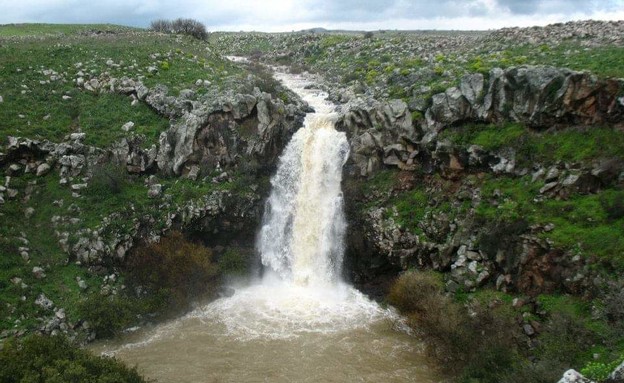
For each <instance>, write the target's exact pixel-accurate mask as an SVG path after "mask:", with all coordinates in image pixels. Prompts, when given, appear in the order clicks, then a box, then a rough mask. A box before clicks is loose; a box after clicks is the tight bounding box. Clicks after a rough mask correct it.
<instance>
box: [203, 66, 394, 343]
mask: <svg viewBox="0 0 624 383" xmlns="http://www.w3.org/2000/svg"><path fill="white" fill-rule="evenodd" d="M276 77H277V78H278V79H279V80H280V81H281V82H282V83H283V84H284V85H286V86H287V87H289V88H290V89H292V90H293V91H295V92H296V93H297V94H299V95H300V96H301V97H302V98H303V99H304V100H305V101H307V102H308V103H309V104H310V106H312V107H313V108H314V110H315V112H314V113H308V114H307V115H306V118H305V120H304V126H303V127H302V128H301V129H299V130H298V131H297V132H296V133H295V134H294V135H293V137H292V139H291V141H290V142H289V143H288V145H287V146H286V148H285V149H284V152H283V153H282V155H281V157H280V160H279V164H278V169H277V173H276V174H275V175H274V176H273V178H272V179H271V186H272V190H271V194H270V196H269V199H268V200H267V203H266V207H265V214H264V218H263V223H262V227H261V229H260V232H259V235H258V240H257V248H258V251H259V253H260V256H261V259H262V263H263V265H264V266H265V273H264V277H263V279H262V281H260V282H259V283H257V284H255V285H252V286H249V287H246V288H242V289H238V290H237V291H236V294H235V295H234V296H232V297H230V298H227V299H222V300H219V301H217V302H214V303H213V304H211V305H208V306H207V307H205V308H204V309H202V310H201V312H197V315H202V316H205V315H208V316H211V315H215V316H218V317H219V319H220V321H222V322H223V323H225V325H226V326H227V327H228V329H229V331H230V333H231V334H232V335H235V336H237V337H238V338H256V337H268V338H289V337H293V336H298V335H300V334H302V333H328V332H330V333H331V332H337V331H343V330H347V329H354V328H361V327H366V326H368V325H369V324H371V323H372V322H375V321H378V320H380V319H382V318H388V317H391V316H392V315H393V314H392V313H391V312H390V311H389V310H385V309H382V308H380V307H379V306H378V305H377V304H376V303H374V302H372V301H370V300H369V299H367V298H366V297H365V296H364V295H362V294H361V293H360V292H358V291H357V290H355V289H354V288H352V287H351V286H349V285H347V284H345V283H343V282H342V281H341V278H340V274H341V267H342V258H343V254H344V235H345V230H346V222H345V218H344V214H343V197H342V191H341V181H342V167H343V165H344V164H345V162H346V160H347V157H348V156H349V143H348V141H347V138H346V135H345V133H344V132H338V131H336V129H335V128H334V123H335V121H336V119H337V118H338V114H337V113H335V112H334V106H333V105H332V104H330V103H329V102H327V101H325V98H326V97H327V94H326V93H324V92H321V91H319V90H318V89H310V87H309V85H310V82H309V80H307V79H305V78H303V77H301V76H293V75H290V74H285V73H280V72H278V73H277V74H276Z"/></svg>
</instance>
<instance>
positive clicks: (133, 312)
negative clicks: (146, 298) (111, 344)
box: [77, 293, 140, 338]
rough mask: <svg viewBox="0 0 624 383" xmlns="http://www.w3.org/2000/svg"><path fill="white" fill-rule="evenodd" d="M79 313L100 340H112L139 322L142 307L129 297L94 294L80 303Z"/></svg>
mask: <svg viewBox="0 0 624 383" xmlns="http://www.w3.org/2000/svg"><path fill="white" fill-rule="evenodd" d="M77 311H78V315H79V316H80V318H81V319H83V320H86V321H87V322H88V323H89V327H90V328H91V329H93V330H94V331H95V334H96V336H97V337H98V338H110V337H112V336H114V335H116V334H118V333H119V332H120V331H121V330H123V329H125V328H127V327H129V326H131V325H132V324H134V323H135V322H136V321H137V314H138V313H139V311H140V307H139V305H138V303H137V302H135V299H132V298H129V297H125V296H118V295H112V296H108V297H105V296H102V295H101V294H99V293H93V294H91V295H89V296H87V297H86V298H85V299H83V300H82V301H80V302H79V303H78V310H77Z"/></svg>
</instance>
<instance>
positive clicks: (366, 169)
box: [336, 99, 418, 176]
mask: <svg viewBox="0 0 624 383" xmlns="http://www.w3.org/2000/svg"><path fill="white" fill-rule="evenodd" d="M341 108H342V113H343V115H342V117H341V118H340V120H338V121H337V123H336V127H337V129H338V130H343V131H345V132H346V133H347V137H348V139H349V143H350V145H351V155H350V156H349V162H348V165H347V168H348V172H349V173H350V174H352V175H359V176H367V175H371V174H373V173H375V172H376V171H377V170H379V169H380V168H381V167H382V166H383V165H384V164H385V165H393V166H398V167H400V168H402V169H408V168H409V167H410V165H412V163H413V157H410V154H412V153H413V152H414V145H415V143H416V141H417V140H418V135H417V134H416V131H415V129H414V127H413V125H412V116H411V114H410V111H409V109H408V108H407V104H405V102H403V101H401V100H392V101H388V102H379V101H376V100H373V99H354V100H352V101H350V102H349V103H347V104H345V105H342V106H341Z"/></svg>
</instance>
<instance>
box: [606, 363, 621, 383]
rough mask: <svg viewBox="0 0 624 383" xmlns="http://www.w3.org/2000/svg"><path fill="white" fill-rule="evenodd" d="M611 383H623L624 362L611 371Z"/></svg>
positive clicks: (609, 380)
mask: <svg viewBox="0 0 624 383" xmlns="http://www.w3.org/2000/svg"><path fill="white" fill-rule="evenodd" d="M608 382H609V383H623V382H624V362H622V363H620V365H619V366H617V367H616V368H615V370H613V372H611V374H610V375H609V379H608Z"/></svg>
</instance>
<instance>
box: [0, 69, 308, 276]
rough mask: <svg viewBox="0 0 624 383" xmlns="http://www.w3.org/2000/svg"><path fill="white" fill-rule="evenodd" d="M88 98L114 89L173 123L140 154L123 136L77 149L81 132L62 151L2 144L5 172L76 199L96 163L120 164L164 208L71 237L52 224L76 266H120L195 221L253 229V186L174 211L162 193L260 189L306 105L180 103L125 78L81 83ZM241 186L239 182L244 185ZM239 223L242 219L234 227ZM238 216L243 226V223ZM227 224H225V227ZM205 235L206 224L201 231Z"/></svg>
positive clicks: (250, 100) (253, 99) (246, 97)
mask: <svg viewBox="0 0 624 383" xmlns="http://www.w3.org/2000/svg"><path fill="white" fill-rule="evenodd" d="M84 87H85V89H86V90H89V91H97V92H103V91H114V92H120V93H123V94H127V95H130V96H132V97H136V99H138V100H144V101H145V102H146V103H148V104H149V105H150V106H151V107H152V108H154V109H155V110H157V111H158V113H161V114H164V115H167V116H169V117H171V118H173V120H172V121H173V122H172V124H171V127H170V128H169V129H168V130H167V131H166V132H163V133H162V134H161V136H160V139H159V144H158V145H152V146H151V147H148V148H145V147H144V145H143V141H144V139H143V137H141V136H138V135H129V136H128V137H127V138H124V139H122V140H120V141H118V142H116V143H115V144H114V145H112V147H110V148H97V147H92V146H87V145H84V144H83V143H82V142H83V140H84V138H85V134H83V133H75V134H71V135H69V136H67V137H66V140H65V141H63V142H61V143H53V142H50V141H47V140H31V139H28V138H19V137H9V142H8V145H7V146H6V147H5V148H4V151H3V152H2V153H1V154H0V163H1V164H2V165H5V166H7V167H8V168H9V169H13V171H12V174H13V175H14V176H19V175H21V174H29V173H30V174H34V175H36V176H38V177H44V176H46V175H47V174H49V173H54V174H56V173H57V172H58V174H59V177H60V184H61V185H66V187H68V188H70V189H71V190H72V192H73V196H74V198H81V194H82V190H83V189H84V190H86V189H87V188H88V187H89V185H90V184H91V178H92V177H93V174H94V172H97V171H98V168H99V167H101V166H102V165H103V164H119V165H121V166H123V167H124V168H125V169H126V170H127V171H128V173H130V174H136V175H138V176H147V175H150V174H151V177H150V178H149V179H147V178H146V179H145V188H146V189H145V195H146V196H147V197H149V198H150V199H152V201H161V206H160V209H162V211H164V212H167V214H166V217H165V218H164V220H162V222H159V221H161V219H160V218H152V219H147V220H146V219H143V218H142V217H140V216H132V214H130V216H128V215H127V214H125V213H122V214H121V216H120V214H119V213H118V212H114V213H112V215H110V216H106V217H100V219H101V224H100V225H98V227H96V228H94V229H88V228H82V229H79V230H78V231H72V230H68V229H69V228H70V227H71V224H72V222H73V220H74V218H72V217H71V216H70V215H71V214H70V215H68V216H64V215H59V216H56V218H55V219H54V225H55V227H56V234H57V239H58V241H59V244H60V246H61V247H62V248H63V249H64V250H65V251H66V252H67V253H68V254H69V256H70V259H76V260H78V261H80V262H81V263H83V264H87V265H98V264H103V263H108V262H109V261H111V260H112V261H119V260H123V259H124V257H125V255H126V253H127V251H128V250H129V249H130V248H132V246H133V245H134V244H135V243H136V242H137V241H138V240H139V239H140V238H153V237H157V236H158V235H159V234H160V233H161V232H164V231H166V230H168V229H170V228H172V227H178V228H185V227H188V226H189V225H192V224H197V225H198V226H197V227H196V228H195V229H196V230H200V228H201V227H202V225H201V224H200V222H201V221H204V222H207V221H211V220H212V221H214V222H213V224H214V226H215V227H214V228H213V227H212V226H211V225H208V226H211V227H210V228H207V230H209V231H211V232H212V231H214V230H218V228H220V229H221V230H224V231H227V230H231V231H245V230H247V231H251V232H253V230H255V227H256V223H257V222H258V220H259V218H260V215H261V210H262V209H261V200H262V195H261V194H259V193H264V192H265V191H263V190H259V189H258V186H255V187H254V188H253V190H252V189H244V190H242V191H241V190H239V191H233V190H230V188H229V187H225V188H223V189H222V190H215V191H213V192H210V193H208V194H206V195H204V196H202V197H201V198H198V199H192V200H188V201H183V202H182V203H181V204H174V203H172V201H171V198H172V195H170V194H168V193H166V192H165V193H163V192H162V189H163V183H164V181H165V180H166V179H167V178H168V177H185V178H190V179H193V180H198V179H199V180H201V179H203V180H204V181H203V182H204V183H208V184H211V183H212V184H215V185H218V184H220V183H228V182H230V183H231V182H234V181H237V180H238V178H239V177H242V176H244V175H246V176H247V177H250V176H253V177H254V179H253V180H251V179H249V178H248V179H247V181H246V182H250V185H247V186H253V185H252V184H253V183H254V182H258V181H257V179H256V178H255V177H256V176H258V177H262V176H267V175H268V174H269V173H270V171H271V169H272V168H273V166H274V164H275V161H276V160H277V157H278V155H279V154H280V152H281V150H282V148H283V147H284V146H285V145H286V143H287V142H288V140H289V139H290V136H291V135H292V133H293V132H294V131H295V130H296V128H298V127H299V126H300V125H301V123H302V118H303V115H304V113H303V111H302V110H301V106H302V105H303V104H300V103H299V104H298V105H294V104H289V105H284V103H283V102H282V101H281V100H276V99H273V98H272V97H271V96H270V95H269V94H266V93H262V92H260V91H259V90H257V89H256V91H255V93H254V94H236V95H232V96H222V97H220V98H218V99H216V100H215V99H202V100H200V101H197V100H192V99H190V98H189V97H192V95H191V94H189V93H188V92H181V95H180V96H179V97H172V96H168V95H167V91H166V89H165V88H163V87H157V88H156V89H151V90H150V89H147V88H146V87H145V86H144V85H143V84H142V83H140V82H135V81H133V80H130V79H122V80H116V79H109V80H108V81H98V82H93V84H92V82H89V83H85V85H84ZM244 182H245V181H244ZM6 184H7V187H3V189H2V191H1V192H0V199H2V200H4V198H15V195H17V192H16V191H12V190H13V189H12V188H11V187H10V179H9V180H7V182H6ZM237 217H239V218H241V220H238V221H237ZM243 217H244V218H243ZM122 219H129V220H130V230H122V232H120V231H119V230H116V229H114V227H116V226H117V223H116V221H118V220H122ZM224 222H227V224H225V223H224ZM245 222H246V223H245ZM203 226H204V227H205V226H206V225H203Z"/></svg>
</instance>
